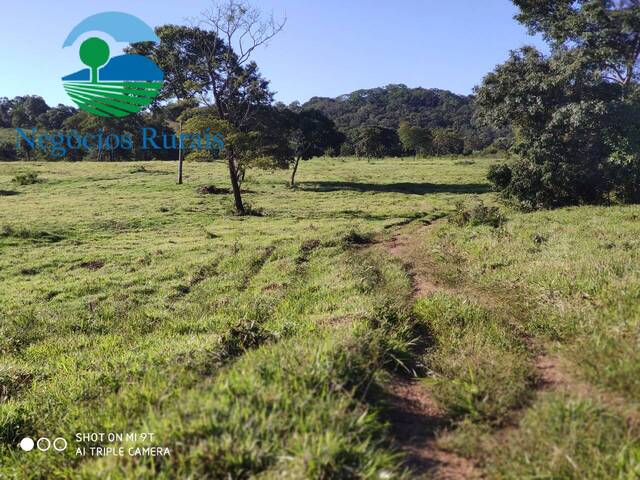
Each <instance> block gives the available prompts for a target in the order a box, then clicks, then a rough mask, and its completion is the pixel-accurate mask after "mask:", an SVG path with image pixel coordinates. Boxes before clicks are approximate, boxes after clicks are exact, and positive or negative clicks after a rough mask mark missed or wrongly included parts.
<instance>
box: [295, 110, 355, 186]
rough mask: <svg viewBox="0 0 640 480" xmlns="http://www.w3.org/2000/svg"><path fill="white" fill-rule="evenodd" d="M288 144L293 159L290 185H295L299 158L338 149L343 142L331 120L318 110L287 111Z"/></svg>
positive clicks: (316, 155) (307, 158)
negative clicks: (288, 126)
mask: <svg viewBox="0 0 640 480" xmlns="http://www.w3.org/2000/svg"><path fill="white" fill-rule="evenodd" d="M289 122H290V123H289V124H290V131H289V132H288V138H289V146H290V148H291V150H292V152H293V156H294V161H293V165H292V170H291V183H290V185H291V187H294V186H295V182H296V172H297V171H298V165H299V164H300V160H309V159H311V158H313V157H318V156H320V155H324V154H325V152H327V150H330V149H331V150H333V151H338V150H339V149H340V146H341V145H342V143H343V142H344V135H343V134H342V133H340V132H339V131H338V130H337V129H336V126H335V124H334V123H333V121H332V120H330V119H329V118H328V117H327V116H326V115H324V114H323V113H322V112H320V111H318V110H303V111H301V112H289Z"/></svg>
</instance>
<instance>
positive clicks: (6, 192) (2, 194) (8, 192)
mask: <svg viewBox="0 0 640 480" xmlns="http://www.w3.org/2000/svg"><path fill="white" fill-rule="evenodd" d="M19 194H20V192H16V191H14V190H0V197H12V196H14V195H19Z"/></svg>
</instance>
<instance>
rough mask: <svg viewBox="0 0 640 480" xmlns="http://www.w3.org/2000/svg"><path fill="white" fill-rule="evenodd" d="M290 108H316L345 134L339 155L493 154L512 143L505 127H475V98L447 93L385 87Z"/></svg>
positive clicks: (444, 91) (290, 106)
mask: <svg viewBox="0 0 640 480" xmlns="http://www.w3.org/2000/svg"><path fill="white" fill-rule="evenodd" d="M289 108H291V109H292V110H299V109H315V110H319V111H321V112H322V113H324V114H325V115H327V116H328V117H329V118H331V120H333V121H334V122H335V123H336V125H337V126H338V128H339V129H340V130H341V131H342V132H343V133H345V135H346V138H347V141H346V142H345V144H344V145H343V147H342V148H343V150H342V154H344V155H358V154H361V153H362V152H363V146H364V145H367V144H373V143H377V146H376V148H374V149H373V150H375V151H378V152H379V151H380V150H382V151H383V155H384V156H400V155H415V154H418V155H420V154H426V155H460V154H470V153H472V152H480V151H484V152H486V153H497V152H498V151H504V150H506V149H508V148H509V146H510V145H511V144H512V143H513V141H512V134H511V129H510V128H508V127H499V128H495V127H493V126H488V125H484V124H480V123H478V122H476V120H475V114H476V106H475V97H473V96H463V95H456V94H454V93H451V92H449V91H446V90H438V89H425V88H409V87H407V86H406V85H388V86H386V87H381V88H373V89H368V90H358V91H355V92H353V93H350V94H347V95H342V96H340V97H337V98H324V97H314V98H312V99H311V100H309V101H308V102H306V103H304V104H302V105H301V104H299V103H297V102H295V103H293V104H291V105H289ZM401 126H404V129H403V130H402V131H401ZM408 128H411V129H412V131H411V132H409V131H408V130H407V129H408ZM392 132H395V134H394V133H392ZM375 139H378V140H379V141H378V142H375V141H374V140H375ZM416 141H418V143H417V144H416ZM368 150H371V149H368V148H364V151H365V152H367V151H368ZM374 156H375V155H374Z"/></svg>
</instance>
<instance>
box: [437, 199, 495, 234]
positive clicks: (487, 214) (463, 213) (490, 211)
mask: <svg viewBox="0 0 640 480" xmlns="http://www.w3.org/2000/svg"><path fill="white" fill-rule="evenodd" d="M450 221H451V222H452V223H454V224H456V225H458V226H460V227H463V226H465V225H471V226H477V225H489V226H491V227H494V228H497V227H499V226H501V225H502V224H503V223H504V221H505V218H504V215H502V213H501V212H500V209H499V208H498V207H491V206H487V205H485V204H484V202H483V201H482V200H479V199H478V200H476V201H475V202H474V203H473V204H472V205H471V206H466V205H465V204H464V203H463V202H458V203H457V204H456V210H455V212H454V214H453V215H452V216H451V217H450Z"/></svg>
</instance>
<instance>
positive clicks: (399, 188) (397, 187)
mask: <svg viewBox="0 0 640 480" xmlns="http://www.w3.org/2000/svg"><path fill="white" fill-rule="evenodd" d="M298 188H300V189H301V190H308V191H315V192H339V191H342V190H351V191H354V192H376V193H406V194H410V195H426V194H428V193H459V194H481V193H487V192H490V191H491V187H490V185H488V184H486V183H454V184H448V183H359V182H302V183H300V184H299V187H298Z"/></svg>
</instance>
